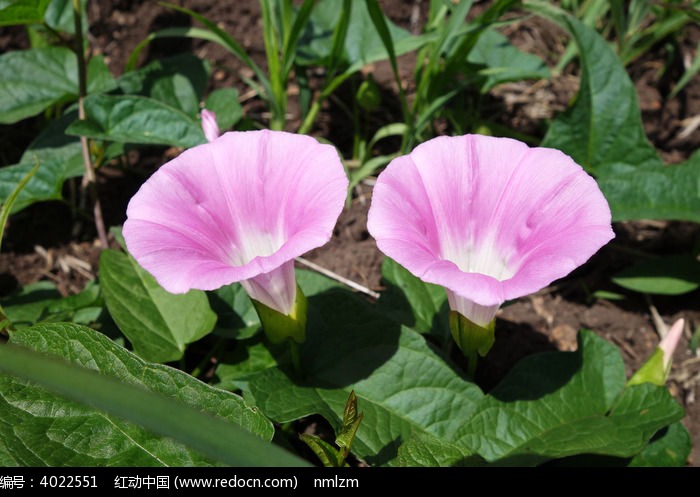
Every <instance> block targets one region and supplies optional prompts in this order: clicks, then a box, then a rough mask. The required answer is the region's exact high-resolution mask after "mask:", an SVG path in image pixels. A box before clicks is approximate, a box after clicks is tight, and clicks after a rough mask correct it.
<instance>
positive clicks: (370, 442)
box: [249, 289, 483, 465]
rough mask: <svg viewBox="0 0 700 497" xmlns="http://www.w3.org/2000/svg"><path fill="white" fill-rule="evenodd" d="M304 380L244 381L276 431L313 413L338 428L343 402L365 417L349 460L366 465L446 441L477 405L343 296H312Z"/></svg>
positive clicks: (474, 394)
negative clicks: (405, 445) (428, 439)
mask: <svg viewBox="0 0 700 497" xmlns="http://www.w3.org/2000/svg"><path fill="white" fill-rule="evenodd" d="M308 302H309V320H308V331H307V341H306V342H305V343H304V344H302V345H301V346H300V354H301V363H302V369H303V375H304V379H303V380H300V379H298V378H294V377H293V376H292V377H291V378H290V376H289V374H292V373H286V372H283V371H282V370H280V369H278V368H274V369H267V370H265V371H262V372H261V373H259V374H257V375H255V376H253V377H251V378H249V387H250V391H251V394H252V397H253V398H254V399H255V403H256V405H257V406H258V407H259V408H260V409H261V410H262V411H263V412H265V413H266V414H267V415H268V416H270V417H271V418H272V419H274V420H275V421H278V422H280V423H284V422H288V421H292V420H295V419H299V418H301V417H304V416H307V415H309V414H313V413H318V414H321V415H322V416H324V417H325V418H326V419H328V420H329V421H330V422H331V424H333V425H335V426H339V425H340V424H341V419H342V416H343V410H344V408H345V404H346V401H347V398H348V395H349V394H350V391H352V390H354V391H355V394H356V395H357V401H358V410H359V411H362V412H364V419H363V421H362V423H361V424H360V427H359V430H358V431H357V436H356V438H355V440H354V443H353V453H354V454H356V455H358V456H359V457H361V458H363V459H365V460H366V461H367V462H369V463H370V464H373V465H386V464H395V463H396V457H397V450H398V447H399V445H400V444H401V442H402V441H404V440H406V439H407V438H408V437H410V436H411V435H412V434H414V433H419V434H420V433H431V434H433V435H435V436H438V437H440V438H444V439H448V440H449V439H450V438H451V437H453V436H454V435H455V434H456V433H457V431H458V430H459V429H460V427H461V426H462V425H463V424H464V423H465V420H468V419H469V418H470V417H471V416H472V414H473V412H474V409H475V408H476V405H477V403H478V402H479V400H480V399H481V398H482V397H483V394H482V393H481V390H480V389H479V388H478V387H477V386H476V385H474V384H472V383H470V382H468V381H466V380H464V379H463V378H462V377H460V375H459V374H457V373H456V372H455V371H454V370H453V369H451V368H450V367H449V366H448V365H447V364H446V363H445V360H444V359H443V358H442V357H440V356H439V355H438V354H437V353H435V352H434V351H433V349H432V348H431V347H430V346H429V345H428V344H427V343H426V342H425V340H424V339H423V337H421V335H419V334H418V333H416V332H414V331H413V330H410V329H407V328H403V327H401V326H399V325H398V324H397V323H395V322H393V321H392V320H390V319H388V318H387V317H385V316H384V315H383V314H381V313H378V312H376V311H375V310H373V308H372V306H371V305H370V304H368V303H366V302H364V301H363V300H361V299H360V298H357V296H355V295H353V294H351V293H350V292H347V291H344V290H340V289H332V290H328V291H324V292H322V293H319V294H316V295H311V296H309V298H308Z"/></svg>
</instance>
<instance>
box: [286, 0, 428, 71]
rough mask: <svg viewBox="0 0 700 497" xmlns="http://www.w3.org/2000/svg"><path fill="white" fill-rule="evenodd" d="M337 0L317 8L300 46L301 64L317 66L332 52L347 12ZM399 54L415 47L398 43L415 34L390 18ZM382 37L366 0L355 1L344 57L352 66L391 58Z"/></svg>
mask: <svg viewBox="0 0 700 497" xmlns="http://www.w3.org/2000/svg"><path fill="white" fill-rule="evenodd" d="M338 4H339V2H338V1H337V0H320V1H319V2H318V3H317V4H316V6H315V7H314V10H313V12H312V13H311V17H310V19H309V23H308V24H307V28H306V31H304V33H303V34H302V36H301V38H300V39H299V42H298V45H297V63H299V64H301V65H315V64H319V63H322V62H323V61H324V60H325V59H327V58H328V57H329V56H330V55H331V49H332V46H333V44H332V38H333V30H334V28H335V26H336V25H337V24H338V22H339V19H340V17H341V16H343V15H345V13H344V12H343V11H342V9H339V8H338ZM386 23H387V26H388V30H389V34H390V35H391V37H392V39H393V41H394V45H395V49H396V55H401V54H403V53H406V52H408V51H410V50H413V49H414V48H415V46H413V47H412V46H409V45H403V44H398V45H397V42H399V41H400V40H404V39H409V38H412V37H411V34H410V33H409V32H408V31H406V30H404V29H402V28H399V27H397V26H396V25H395V24H394V23H392V22H391V21H389V20H388V19H386ZM388 57H389V55H388V54H387V51H386V48H385V47H384V44H383V43H382V39H381V37H380V36H379V34H378V33H377V30H376V29H375V28H374V24H373V23H372V19H371V18H370V15H369V12H368V10H367V4H366V3H365V2H364V1H361V2H353V6H352V9H351V11H350V23H349V25H348V30H347V35H346V37H345V44H344V50H343V58H344V59H345V64H346V65H348V66H353V65H357V66H358V69H359V68H360V67H362V66H363V65H365V64H369V63H371V62H375V61H377V60H382V59H386V58H388Z"/></svg>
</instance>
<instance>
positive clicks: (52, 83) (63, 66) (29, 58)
mask: <svg viewBox="0 0 700 497" xmlns="http://www.w3.org/2000/svg"><path fill="white" fill-rule="evenodd" d="M114 85H115V82H114V80H113V79H112V76H111V75H110V73H109V69H108V68H107V66H106V65H105V63H104V59H103V58H102V57H94V58H92V59H91V60H90V63H89V66H88V93H99V92H104V91H109V90H111V89H113V88H114ZM77 98H78V66H77V61H76V57H75V54H74V53H73V52H71V51H70V50H69V49H67V48H64V47H47V48H36V49H32V50H17V51H12V52H8V53H6V54H3V55H0V124H12V123H15V122H17V121H20V120H22V119H24V118H27V117H31V116H33V115H35V114H38V113H39V112H41V111H42V110H44V109H45V108H47V107H48V106H50V105H52V104H55V103H59V102H64V101H72V100H75V99H77Z"/></svg>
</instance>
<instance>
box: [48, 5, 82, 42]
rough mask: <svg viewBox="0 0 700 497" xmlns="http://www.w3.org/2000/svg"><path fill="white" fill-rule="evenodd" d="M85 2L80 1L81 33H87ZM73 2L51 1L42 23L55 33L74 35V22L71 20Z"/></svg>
mask: <svg viewBox="0 0 700 497" xmlns="http://www.w3.org/2000/svg"><path fill="white" fill-rule="evenodd" d="M86 6H87V0H80V15H81V16H82V27H83V30H82V31H83V33H87V31H88V27H89V23H88V21H87V15H86V12H85V8H86ZM73 15H74V14H73V0H51V3H50V4H49V7H48V8H47V9H46V14H45V15H44V21H45V22H46V24H48V25H49V26H50V27H52V28H53V29H55V30H56V31H63V32H65V33H70V34H75V20H74V19H73Z"/></svg>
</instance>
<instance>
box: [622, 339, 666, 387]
mask: <svg viewBox="0 0 700 497" xmlns="http://www.w3.org/2000/svg"><path fill="white" fill-rule="evenodd" d="M670 371H671V365H670V364H669V367H668V368H666V367H664V351H663V350H661V348H660V347H656V349H655V350H654V353H653V354H652V355H651V357H649V359H647V361H646V362H645V363H644V364H642V366H641V367H640V368H639V369H638V370H637V372H636V373H634V374H633V375H632V377H631V378H630V379H629V381H628V382H627V386H628V387H629V386H632V385H640V384H642V383H651V384H653V385H658V386H660V387H662V386H664V385H665V384H666V378H668V373H670Z"/></svg>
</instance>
